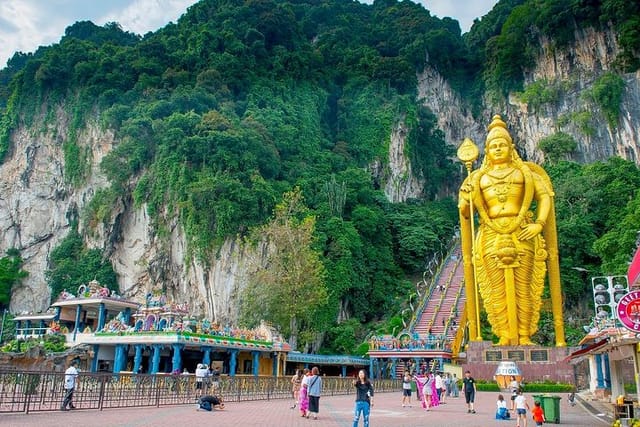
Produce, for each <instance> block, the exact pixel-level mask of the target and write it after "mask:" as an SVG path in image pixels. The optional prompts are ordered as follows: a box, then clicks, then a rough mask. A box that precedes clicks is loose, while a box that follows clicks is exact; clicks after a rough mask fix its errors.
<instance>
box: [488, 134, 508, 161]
mask: <svg viewBox="0 0 640 427" xmlns="http://www.w3.org/2000/svg"><path fill="white" fill-rule="evenodd" d="M486 151H487V155H488V156H489V159H490V160H491V161H493V163H505V162H508V161H509V159H510V158H511V144H510V143H509V141H507V140H506V139H504V138H496V139H493V140H492V141H491V142H489V145H487V148H486Z"/></svg>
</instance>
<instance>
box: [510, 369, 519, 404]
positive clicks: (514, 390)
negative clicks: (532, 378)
mask: <svg viewBox="0 0 640 427" xmlns="http://www.w3.org/2000/svg"><path fill="white" fill-rule="evenodd" d="M509 389H510V390H511V407H510V408H509V410H510V411H511V412H513V411H515V410H516V396H517V395H518V390H520V383H519V382H518V380H517V379H516V377H515V376H513V375H511V382H510V383H509Z"/></svg>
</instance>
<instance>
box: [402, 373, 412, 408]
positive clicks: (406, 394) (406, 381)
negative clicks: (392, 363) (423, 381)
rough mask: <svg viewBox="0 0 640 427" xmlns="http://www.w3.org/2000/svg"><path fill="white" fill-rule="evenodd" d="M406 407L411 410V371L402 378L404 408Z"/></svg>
mask: <svg viewBox="0 0 640 427" xmlns="http://www.w3.org/2000/svg"><path fill="white" fill-rule="evenodd" d="M405 406H408V407H409V408H411V375H409V371H405V372H404V377H403V378H402V407H403V408H404V407H405Z"/></svg>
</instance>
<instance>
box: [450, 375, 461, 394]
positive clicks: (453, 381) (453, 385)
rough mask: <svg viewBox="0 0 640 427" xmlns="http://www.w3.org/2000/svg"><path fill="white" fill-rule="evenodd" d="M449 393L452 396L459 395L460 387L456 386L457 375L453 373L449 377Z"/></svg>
mask: <svg viewBox="0 0 640 427" xmlns="http://www.w3.org/2000/svg"><path fill="white" fill-rule="evenodd" d="M451 395H452V396H453V397H460V388H458V376H457V375H456V374H453V378H451Z"/></svg>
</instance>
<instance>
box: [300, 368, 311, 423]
mask: <svg viewBox="0 0 640 427" xmlns="http://www.w3.org/2000/svg"><path fill="white" fill-rule="evenodd" d="M310 377H311V375H310V372H309V370H308V369H306V368H305V369H304V371H303V378H302V383H301V384H300V394H299V401H298V408H300V416H301V417H307V418H308V417H309V413H308V411H309V395H308V394H307V388H309V378H310Z"/></svg>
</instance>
